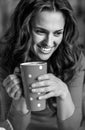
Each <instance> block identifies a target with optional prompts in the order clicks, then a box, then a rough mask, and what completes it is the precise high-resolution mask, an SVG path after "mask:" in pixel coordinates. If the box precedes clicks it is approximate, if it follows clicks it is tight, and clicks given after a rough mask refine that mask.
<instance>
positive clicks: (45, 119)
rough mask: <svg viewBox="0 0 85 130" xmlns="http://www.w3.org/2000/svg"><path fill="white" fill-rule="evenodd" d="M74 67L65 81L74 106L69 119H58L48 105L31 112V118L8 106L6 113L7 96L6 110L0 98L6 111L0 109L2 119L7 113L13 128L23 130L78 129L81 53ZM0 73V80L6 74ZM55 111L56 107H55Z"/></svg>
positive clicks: (84, 65) (84, 59) (83, 67)
mask: <svg viewBox="0 0 85 130" xmlns="http://www.w3.org/2000/svg"><path fill="white" fill-rule="evenodd" d="M75 68H76V71H75V74H74V76H73V77H72V79H71V80H70V81H69V82H68V83H67V85H68V88H69V91H70V93H71V96H72V100H73V102H74V104H75V107H76V109H75V111H74V113H73V115H72V116H71V117H70V118H69V119H66V120H64V121H62V120H61V121H60V120H58V119H57V114H56V113H54V111H52V110H51V109H50V108H49V107H48V105H47V108H46V109H45V110H43V111H41V112H32V113H31V119H30V113H28V114H26V115H22V113H19V112H17V111H16V110H15V109H14V108H13V107H11V108H10V111H9V112H8V114H7V110H8V109H9V106H10V104H11V99H10V101H9V97H8V99H7V100H6V101H5V102H7V101H8V103H9V105H8V109H7V110H6V108H4V107H7V105H6V104H5V105H3V104H4V103H3V101H2V100H3V98H2V100H1V104H2V105H3V108H4V110H5V111H6V112H5V115H4V114H1V113H4V112H2V111H3V110H2V109H0V114H1V115H2V119H3V120H4V118H5V117H7V115H8V117H7V118H8V119H9V121H10V122H11V123H12V125H13V127H14V128H15V130H19V129H21V130H25V129H26V127H27V126H28V127H27V129H26V130H45V128H46V130H47V129H49V130H57V129H58V125H59V126H61V129H63V130H78V128H79V127H80V125H81V123H82V122H81V121H82V91H83V85H84V71H85V57H84V55H83V54H82V53H81V54H80V58H79V60H78V62H77V63H76V64H75ZM4 73H5V72H4ZM2 74H3V73H2V69H1V74H0V75H1V76H0V77H1V81H2V78H4V77H5V76H6V75H5V76H2ZM0 84H1V83H0ZM0 91H1V93H0V94H2V91H3V92H4V91H5V90H3V88H2V84H1V86H0ZM4 94H5V95H6V92H4ZM6 96H7V95H6ZM0 97H1V96H0ZM3 97H4V96H3ZM56 106H57V104H56ZM56 111H57V107H56ZM19 124H21V125H19ZM22 126H23V128H22Z"/></svg>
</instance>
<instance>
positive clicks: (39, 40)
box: [33, 34, 44, 44]
mask: <svg viewBox="0 0 85 130" xmlns="http://www.w3.org/2000/svg"><path fill="white" fill-rule="evenodd" d="M43 40H44V36H40V35H37V34H33V41H34V43H35V44H37V43H39V42H41V41H43Z"/></svg>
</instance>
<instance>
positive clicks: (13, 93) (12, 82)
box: [3, 75, 22, 100]
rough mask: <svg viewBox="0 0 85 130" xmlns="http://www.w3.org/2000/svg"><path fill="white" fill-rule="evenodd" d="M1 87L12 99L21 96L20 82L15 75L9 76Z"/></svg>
mask: <svg viewBox="0 0 85 130" xmlns="http://www.w3.org/2000/svg"><path fill="white" fill-rule="evenodd" d="M3 86H4V87H5V89H6V92H7V93H8V95H9V96H10V97H12V98H13V99H15V100H16V99H19V98H20V96H21V93H22V91H21V88H20V80H19V79H18V78H17V76H16V75H9V76H8V77H7V78H6V79H5V80H4V81H3Z"/></svg>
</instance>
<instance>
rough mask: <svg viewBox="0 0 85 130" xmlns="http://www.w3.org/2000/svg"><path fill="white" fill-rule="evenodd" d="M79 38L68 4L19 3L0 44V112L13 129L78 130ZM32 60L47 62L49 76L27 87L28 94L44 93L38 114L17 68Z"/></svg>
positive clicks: (83, 64) (60, 0)
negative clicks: (26, 97) (43, 102)
mask: <svg viewBox="0 0 85 130" xmlns="http://www.w3.org/2000/svg"><path fill="white" fill-rule="evenodd" d="M77 38H78V29H77V23H76V18H75V16H74V14H73V10H72V7H71V5H70V4H69V2H68V1H67V0H20V2H19V4H18V5H17V7H16V9H15V11H14V14H13V15H12V21H11V25H10V27H9V29H8V30H7V32H6V34H5V35H4V36H3V37H2V39H1V41H0V56H1V57H0V84H1V85H0V90H1V93H0V94H1V95H2V98H1V104H2V106H3V107H2V108H4V111H3V109H0V113H2V111H3V115H4V116H3V115H2V114H1V119H3V120H6V119H7V120H9V122H11V124H12V125H13V128H14V130H19V129H20V130H26V129H28V130H35V129H37V130H40V129H41V130H45V129H46V130H47V129H49V130H78V129H79V128H80V127H81V123H82V89H83V80H84V70H85V57H84V56H83V54H82V52H81V50H80V49H79V47H78V46H76V40H77ZM31 61H32V62H35V61H38V62H40V61H42V62H47V74H45V75H40V76H39V77H37V79H36V80H35V81H34V82H33V83H32V84H30V91H31V92H32V93H35V94H36V93H42V92H44V95H42V96H40V95H38V96H39V98H38V99H37V100H42V99H45V100H46V109H45V110H43V111H38V112H31V110H30V109H29V108H28V107H27V104H26V101H25V96H24V94H25V93H24V90H23V84H22V77H21V70H20V64H21V63H25V62H31ZM30 115H31V118H30ZM73 123H74V124H75V125H73Z"/></svg>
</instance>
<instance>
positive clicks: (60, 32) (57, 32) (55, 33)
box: [54, 30, 63, 37]
mask: <svg viewBox="0 0 85 130" xmlns="http://www.w3.org/2000/svg"><path fill="white" fill-rule="evenodd" d="M61 34H63V30H62V31H56V32H54V36H56V37H58V36H60V35H61Z"/></svg>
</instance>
